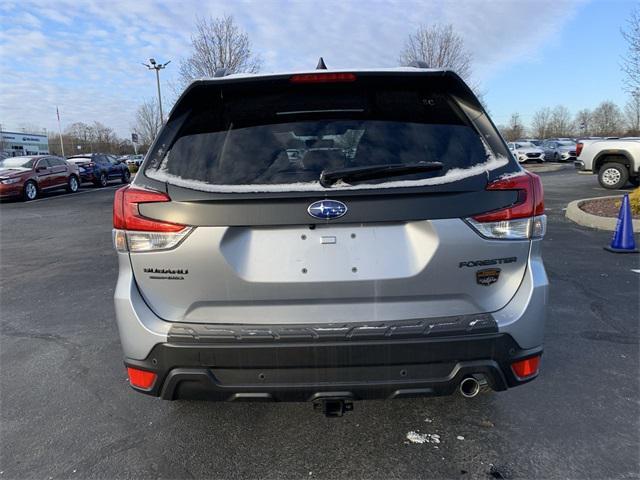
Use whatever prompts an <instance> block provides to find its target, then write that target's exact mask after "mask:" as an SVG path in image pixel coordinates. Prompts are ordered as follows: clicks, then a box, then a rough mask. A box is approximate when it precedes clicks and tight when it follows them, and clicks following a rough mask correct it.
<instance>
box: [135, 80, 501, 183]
mask: <svg viewBox="0 0 640 480" xmlns="http://www.w3.org/2000/svg"><path fill="white" fill-rule="evenodd" d="M212 103H213V104H212V105H211V107H210V109H209V110H205V111H199V112H198V113H197V114H195V113H193V114H191V116H190V117H189V118H188V119H187V120H186V122H185V124H184V125H183V126H182V128H181V130H180V133H179V134H178V135H177V136H176V139H175V140H174V141H173V143H172V144H171V146H170V148H168V149H167V151H166V153H165V154H164V156H163V157H162V160H161V162H159V163H158V164H156V165H152V166H151V167H152V168H147V170H146V171H145V174H146V175H147V176H148V177H150V178H154V179H156V180H160V181H167V182H169V183H171V184H174V185H178V186H183V187H187V188H195V189H200V190H207V191H219V192H252V191H255V192H258V191H298V190H302V191H304V190H321V191H324V190H327V189H354V188H359V189H362V188H382V187H398V186H416V185H427V184H438V183H446V182H450V181H456V180H458V179H461V178H466V177H468V176H473V175H478V174H483V173H484V172H485V171H486V170H487V169H493V168H498V167H500V166H503V165H505V164H506V163H507V160H506V159H505V158H495V157H494V156H493V155H492V154H491V152H490V150H489V149H488V147H487V146H486V144H485V143H484V142H483V140H482V139H481V137H480V135H479V134H478V132H477V131H476V130H475V129H474V127H473V126H472V125H470V124H469V122H468V120H467V119H466V117H464V115H463V114H462V113H460V111H459V110H458V109H457V108H456V106H455V104H454V103H453V101H452V100H451V99H450V98H448V97H447V96H446V95H438V94H434V93H433V92H428V93H427V92H419V91H397V90H392V91H376V92H374V93H371V92H353V91H351V92H348V94H344V92H340V91H331V90H325V91H323V92H321V94H318V93H316V94H315V95H313V96H311V95H307V96H306V98H305V96H303V95H296V94H295V92H294V93H288V94H287V95H283V94H274V95H267V96H264V97H263V98H251V97H250V96H247V95H243V96H236V97H234V96H233V95H227V97H226V98H225V99H224V102H222V101H220V102H212ZM430 162H439V163H441V164H442V167H441V168H440V169H437V170H434V171H420V172H418V173H416V171H415V170H414V171H410V172H408V173H401V174H398V175H393V176H389V177H385V178H375V179H365V180H362V179H358V181H352V180H350V181H339V182H336V183H335V184H333V185H331V186H330V187H323V186H322V185H320V183H319V179H320V175H321V173H322V172H323V171H325V172H326V171H336V170H340V169H347V168H349V169H352V168H367V167H378V166H389V165H394V166H396V165H398V164H401V165H416V164H418V165H420V164H423V163H430ZM154 167H155V168H154Z"/></svg>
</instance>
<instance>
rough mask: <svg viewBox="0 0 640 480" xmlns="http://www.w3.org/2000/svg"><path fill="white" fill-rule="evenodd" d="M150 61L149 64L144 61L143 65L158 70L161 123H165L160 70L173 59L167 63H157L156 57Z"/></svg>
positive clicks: (157, 81)
mask: <svg viewBox="0 0 640 480" xmlns="http://www.w3.org/2000/svg"><path fill="white" fill-rule="evenodd" d="M149 63H150V64H151V65H149V64H148V63H143V65H144V66H145V67H147V68H148V69H149V70H155V71H156V84H157V86H158V106H159V107H160V125H162V124H163V123H164V116H163V115H162V95H161V94H160V70H162V69H164V68H166V66H167V65H169V64H170V63H171V60H169V61H168V62H167V63H157V62H156V61H155V59H154V58H150V59H149Z"/></svg>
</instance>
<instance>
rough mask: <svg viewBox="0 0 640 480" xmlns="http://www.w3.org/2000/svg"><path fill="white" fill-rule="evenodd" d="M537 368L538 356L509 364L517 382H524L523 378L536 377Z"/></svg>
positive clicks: (538, 363)
mask: <svg viewBox="0 0 640 480" xmlns="http://www.w3.org/2000/svg"><path fill="white" fill-rule="evenodd" d="M539 366H540V355H538V356H536V357H531V358H526V359H524V360H518V361H517V362H513V363H512V364H511V369H512V370H513V373H515V374H516V377H518V379H519V380H524V379H525V378H529V377H533V376H534V375H537V374H538V367H539Z"/></svg>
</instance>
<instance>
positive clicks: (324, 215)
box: [307, 200, 347, 220]
mask: <svg viewBox="0 0 640 480" xmlns="http://www.w3.org/2000/svg"><path fill="white" fill-rule="evenodd" d="M307 212H309V215H311V216H312V217H314V218H321V219H323V220H331V219H332V218H339V217H341V216H343V215H344V214H345V213H347V206H346V205H345V204H344V203H342V202H339V201H337V200H320V201H318V202H313V203H312V204H311V205H309V208H307Z"/></svg>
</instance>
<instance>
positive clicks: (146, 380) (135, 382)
mask: <svg viewBox="0 0 640 480" xmlns="http://www.w3.org/2000/svg"><path fill="white" fill-rule="evenodd" d="M127 374H128V375H129V383H130V384H131V385H132V386H134V387H137V388H142V389H143V390H149V389H150V388H151V387H153V384H154V383H155V381H156V378H158V375H156V374H155V373H153V372H149V371H147V370H140V369H138V368H133V367H127Z"/></svg>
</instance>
